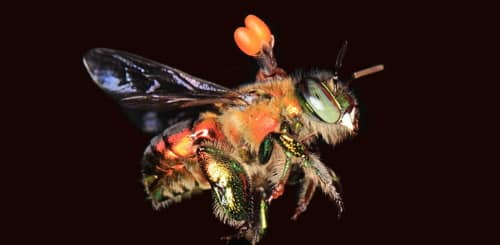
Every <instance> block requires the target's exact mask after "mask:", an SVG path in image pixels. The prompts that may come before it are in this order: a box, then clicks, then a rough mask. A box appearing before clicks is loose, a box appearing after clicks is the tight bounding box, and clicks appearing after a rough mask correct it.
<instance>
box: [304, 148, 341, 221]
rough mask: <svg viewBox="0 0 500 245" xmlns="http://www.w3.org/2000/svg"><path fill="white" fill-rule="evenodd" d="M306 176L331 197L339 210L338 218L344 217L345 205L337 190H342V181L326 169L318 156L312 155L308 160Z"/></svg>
mask: <svg viewBox="0 0 500 245" xmlns="http://www.w3.org/2000/svg"><path fill="white" fill-rule="evenodd" d="M303 170H304V175H305V177H306V178H309V179H311V180H312V181H313V183H315V185H319V187H320V188H321V190H322V191H323V192H324V193H325V194H326V195H327V196H328V197H330V198H331V199H332V200H333V201H334V202H335V204H336V205H337V208H338V217H339V218H340V216H341V215H342V212H343V211H344V205H343V202H342V197H341V195H340V193H339V192H338V191H337V189H340V188H341V186H340V180H339V178H338V177H337V175H336V174H335V172H333V170H331V169H330V168H328V167H326V166H325V165H324V164H323V163H322V162H321V161H320V160H319V159H318V158H317V157H316V156H314V155H310V156H309V158H308V160H307V161H305V162H304V163H303Z"/></svg>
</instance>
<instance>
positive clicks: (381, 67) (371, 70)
mask: <svg viewBox="0 0 500 245" xmlns="http://www.w3.org/2000/svg"><path fill="white" fill-rule="evenodd" d="M383 70H384V65H375V66H372V67H368V68H366V69H362V70H359V71H357V72H354V73H352V75H351V77H350V78H349V79H347V80H346V81H345V84H346V85H347V86H349V85H350V84H351V82H352V81H353V80H356V79H358V78H360V77H364V76H368V75H371V74H374V73H377V72H380V71H383Z"/></svg>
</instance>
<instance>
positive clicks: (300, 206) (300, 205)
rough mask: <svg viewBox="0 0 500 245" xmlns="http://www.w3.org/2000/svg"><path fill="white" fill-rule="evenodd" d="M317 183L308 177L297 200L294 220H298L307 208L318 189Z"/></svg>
mask: <svg viewBox="0 0 500 245" xmlns="http://www.w3.org/2000/svg"><path fill="white" fill-rule="evenodd" d="M316 186H317V183H315V182H314V179H312V178H306V179H305V180H304V183H303V184H302V187H301V190H300V192H299V200H298V202H297V208H296V209H295V213H294V214H293V216H292V220H297V218H298V217H299V215H300V214H302V213H303V212H305V211H306V210H307V206H309V203H310V202H311V199H312V197H313V196H314V192H315V191H316Z"/></svg>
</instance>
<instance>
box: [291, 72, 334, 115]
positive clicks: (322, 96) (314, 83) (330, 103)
mask: <svg viewBox="0 0 500 245" xmlns="http://www.w3.org/2000/svg"><path fill="white" fill-rule="evenodd" d="M298 92H299V97H300V98H301V102H302V106H303V107H304V109H305V110H306V111H308V112H309V113H310V114H312V115H313V116H315V117H316V118H318V119H320V120H322V121H323V122H326V123H336V122H337V121H338V120H339V119H340V114H341V113H340V105H339V103H338V102H337V101H336V100H335V98H334V97H333V95H332V93H331V92H330V90H329V89H328V88H327V87H326V85H324V84H322V83H321V82H319V81H318V80H317V79H315V78H305V79H304V80H302V81H301V82H300V83H299V85H298Z"/></svg>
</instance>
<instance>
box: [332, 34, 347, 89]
mask: <svg viewBox="0 0 500 245" xmlns="http://www.w3.org/2000/svg"><path fill="white" fill-rule="evenodd" d="M347 44H348V43H347V40H345V41H344V43H343V44H342V47H341V48H340V50H339V53H338V54H337V60H335V68H334V69H333V78H334V79H335V80H337V79H338V78H339V76H338V74H339V71H340V68H342V61H343V60H344V57H345V53H346V52H347Z"/></svg>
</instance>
